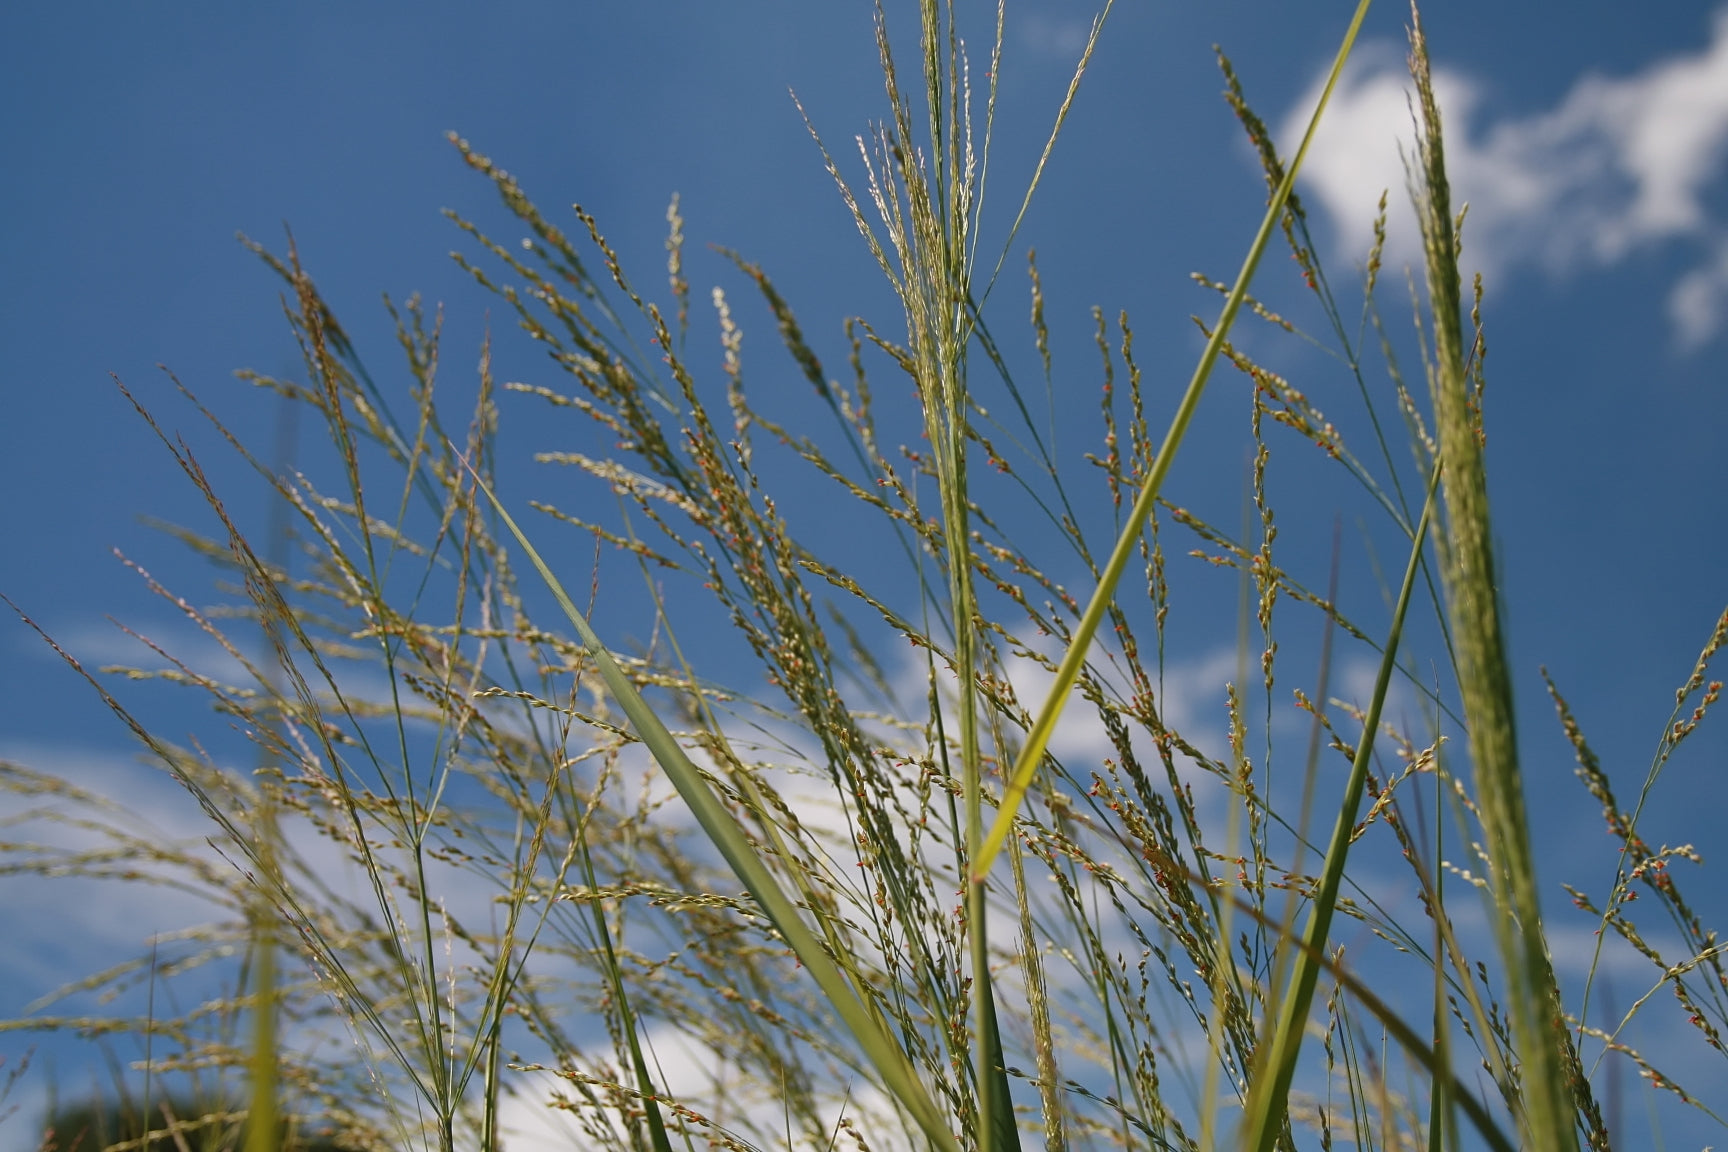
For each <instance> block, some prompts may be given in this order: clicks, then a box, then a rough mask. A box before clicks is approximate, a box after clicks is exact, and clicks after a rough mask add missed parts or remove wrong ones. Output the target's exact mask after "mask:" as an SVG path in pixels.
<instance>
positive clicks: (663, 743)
mask: <svg viewBox="0 0 1728 1152" xmlns="http://www.w3.org/2000/svg"><path fill="white" fill-rule="evenodd" d="M452 451H454V449H452ZM469 474H470V475H471V476H473V478H474V482H475V483H476V484H477V485H478V486H479V488H480V491H481V492H483V493H485V495H486V499H487V500H489V501H490V502H491V504H492V507H493V509H494V510H495V511H496V512H497V513H498V516H499V519H501V520H503V521H504V526H505V527H506V528H508V529H509V530H510V534H511V535H512V536H514V537H515V538H516V542H517V543H518V544H520V545H521V546H522V550H523V551H524V552H525V553H527V555H528V558H529V560H531V561H532V562H533V564H534V568H535V570H536V571H538V572H539V573H540V577H541V579H542V580H544V581H545V582H546V587H547V588H548V589H550V590H551V592H552V595H553V598H554V599H556V600H557V601H558V606H559V607H560V608H561V609H563V611H564V614H565V616H566V617H568V618H569V620H570V623H571V624H572V625H573V626H574V627H575V628H576V631H577V633H578V635H580V636H581V637H582V643H583V645H584V646H585V647H586V648H587V649H588V653H589V655H590V656H591V657H592V658H593V660H594V663H595V666H596V667H597V668H599V670H600V675H601V678H602V679H603V680H604V681H605V682H606V688H607V691H608V692H610V693H611V695H612V697H613V699H614V700H616V701H617V703H618V706H619V707H620V708H622V709H623V710H624V714H625V715H626V716H628V717H629V718H630V724H631V726H632V727H633V728H635V729H636V735H637V736H639V737H640V738H641V739H642V742H643V743H644V744H646V745H647V746H648V750H649V751H650V752H651V753H652V754H653V756H654V759H655V761H656V762H657V763H659V765H660V767H661V769H662V770H663V771H664V772H665V773H666V777H667V779H669V780H671V781H672V785H673V787H675V788H677V789H678V794H679V795H680V796H681V797H683V799H684V802H685V803H686V804H688V805H689V806H690V811H691V814H692V815H694V816H695V817H696V822H697V823H698V824H700V825H701V826H702V830H703V832H705V833H706V834H707V835H708V839H709V841H710V842H711V843H712V844H713V845H714V847H715V848H716V849H718V850H719V852H720V855H721V856H722V857H724V858H725V860H726V863H727V864H728V865H729V866H730V867H731V869H732V871H733V873H734V874H735V875H736V876H737V877H738V879H739V881H740V882H742V883H743V885H744V887H745V888H746V889H748V890H749V892H750V895H751V896H752V897H754V898H755V900H756V903H757V904H758V905H759V906H760V907H761V909H762V911H763V914H764V915H766V916H767V917H768V919H769V921H770V922H771V923H772V924H773V925H774V927H775V929H776V930H777V931H778V932H779V933H780V935H781V937H782V938H783V939H784V940H785V941H786V944H787V945H788V946H789V947H790V948H791V949H792V951H793V953H794V954H796V955H797V957H798V959H799V961H800V962H801V963H802V964H803V965H804V967H805V969H806V970H807V971H809V973H810V975H811V976H812V977H813V978H814V979H815V981H816V984H817V986H818V987H819V988H820V989H821V990H822V994H823V996H825V997H826V998H827V1000H828V1002H829V1004H830V1005H832V1006H833V1008H834V1011H835V1012H836V1013H837V1014H838V1015H839V1016H840V1019H841V1020H842V1021H843V1022H844V1024H845V1026H846V1029H847V1031H848V1032H850V1033H851V1035H852V1038H853V1039H854V1040H856V1041H857V1043H858V1046H859V1047H860V1048H861V1049H862V1050H863V1052H864V1055H865V1056H866V1057H867V1058H868V1059H869V1061H870V1063H871V1064H872V1065H874V1066H875V1068H876V1071H877V1072H878V1073H879V1074H880V1075H881V1077H882V1082H883V1085H884V1086H885V1087H886V1088H887V1089H888V1091H889V1092H890V1093H892V1094H893V1096H894V1098H895V1099H896V1100H898V1101H899V1103H900V1104H901V1105H902V1106H903V1107H904V1108H905V1109H906V1111H907V1112H908V1113H910V1114H911V1116H912V1118H913V1120H914V1121H915V1122H916V1123H917V1124H918V1126H919V1128H921V1129H922V1130H923V1131H924V1134H925V1135H926V1136H928V1137H929V1138H930V1141H931V1143H932V1144H933V1145H934V1146H935V1147H937V1148H939V1149H941V1150H942V1152H960V1146H959V1143H958V1142H957V1141H956V1140H955V1139H954V1134H953V1133H952V1132H951V1131H949V1129H948V1127H947V1125H946V1123H945V1122H944V1120H943V1116H942V1112H941V1110H940V1109H939V1108H938V1107H937V1105H936V1102H935V1101H934V1100H933V1099H932V1098H931V1097H930V1094H929V1092H928V1091H926V1090H925V1088H924V1085H923V1084H922V1083H921V1082H920V1081H919V1079H918V1076H917V1073H916V1072H915V1071H914V1070H913V1069H912V1066H911V1064H910V1062H909V1061H908V1060H907V1059H906V1055H905V1053H904V1052H903V1051H902V1050H901V1049H900V1047H899V1046H898V1045H896V1044H895V1043H894V1042H893V1040H892V1039H890V1038H889V1036H888V1034H887V1032H886V1031H885V1030H884V1029H883V1027H882V1026H881V1023H880V1022H879V1020H878V1019H877V1017H876V1016H875V1015H873V1014H872V1013H871V1012H870V1010H869V1009H868V1008H867V1007H866V1006H865V1004H864V1003H863V1002H862V1001H861V1000H860V999H859V998H858V996H857V994H856V993H855V992H854V991H853V990H852V987H851V986H850V985H849V984H848V983H847V980H846V977H845V976H844V975H843V974H842V973H841V971H840V969H839V967H838V966H837V965H836V964H835V963H834V961H833V959H832V958H831V957H830V956H829V955H828V953H827V952H826V951H824V950H823V948H822V945H821V943H820V942H819V941H818V940H817V939H816V936H815V934H814V933H812V932H811V931H810V929H809V927H808V926H806V925H805V923H804V921H803V918H802V917H801V916H800V915H799V913H798V908H797V906H796V905H795V904H794V903H793V902H792V900H791V899H790V898H789V897H788V896H787V895H786V893H785V892H784V891H783V890H782V889H781V887H780V885H779V882H778V881H776V880H775V879H774V876H773V874H772V873H771V872H769V871H768V868H767V866H766V865H765V864H764V863H763V862H762V860H761V858H760V857H758V856H757V855H756V852H755V850H754V849H753V848H752V847H751V845H750V840H749V838H748V837H747V836H746V835H745V833H744V830H743V828H741V827H740V826H739V825H738V822H737V820H736V819H735V818H734V817H733V816H732V813H731V812H729V811H727V809H726V807H725V805H723V804H722V803H721V802H720V800H719V799H718V798H717V797H716V796H715V795H714V793H713V791H712V790H711V789H710V788H709V787H708V784H707V782H706V781H704V780H703V779H702V774H701V772H700V770H698V769H697V767H696V765H695V764H694V763H692V762H691V760H690V758H689V756H687V755H685V753H684V749H683V748H682V747H681V746H680V745H679V744H678V741H677V740H676V739H674V738H673V736H672V733H671V732H669V731H668V730H667V728H666V725H665V724H663V723H661V721H660V718H659V717H658V716H656V715H655V714H654V710H653V709H652V708H650V707H649V706H648V702H647V701H646V700H644V699H642V694H641V693H640V692H638V691H637V690H636V686H635V685H633V684H631V683H630V680H629V678H628V677H626V676H625V675H624V670H623V669H621V668H620V667H618V663H617V661H615V660H614V659H612V654H611V653H610V652H609V651H607V649H606V646H605V645H604V644H602V643H601V641H600V637H599V636H598V635H596V634H595V632H594V629H593V628H592V627H590V626H589V624H588V620H587V618H586V617H584V616H583V615H582V613H581V612H580V611H578V610H577V608H576V605H575V604H574V603H573V602H572V601H571V599H570V596H569V594H568V593H567V592H565V590H564V586H563V585H562V584H561V583H560V582H559V580H558V577H557V576H555V575H553V573H552V569H551V568H550V567H549V566H548V565H547V563H546V561H545V560H544V559H542V558H541V556H540V553H539V552H538V551H536V550H535V548H534V546H533V544H531V543H529V540H528V537H527V536H526V535H525V534H524V533H523V531H522V529H521V528H519V527H518V526H517V524H516V521H515V520H514V519H512V518H511V516H510V513H509V512H507V511H505V510H504V505H503V504H502V503H501V502H500V501H499V499H498V497H497V496H496V495H494V494H493V492H492V489H491V487H490V486H489V485H488V484H487V483H486V481H485V480H483V479H481V477H480V475H479V473H478V472H475V471H474V469H473V468H472V466H470V467H469Z"/></svg>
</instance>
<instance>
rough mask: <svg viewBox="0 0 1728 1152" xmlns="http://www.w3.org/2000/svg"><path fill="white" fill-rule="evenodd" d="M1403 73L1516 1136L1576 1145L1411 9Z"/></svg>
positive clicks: (1450, 594) (1453, 252) (1439, 160)
mask: <svg viewBox="0 0 1728 1152" xmlns="http://www.w3.org/2000/svg"><path fill="white" fill-rule="evenodd" d="M1412 21H1413V23H1412V28H1411V38H1410V39H1411V72H1412V75H1413V76H1414V78H1415V81H1416V94H1417V108H1418V111H1419V113H1420V118H1421V132H1420V135H1419V138H1418V159H1419V165H1420V171H1419V184H1418V196H1417V207H1418V213H1417V214H1418V218H1419V221H1420V223H1421V229H1422V244H1423V252H1424V257H1425V265H1426V268H1427V281H1428V303H1429V308H1430V310H1431V313H1432V316H1433V339H1434V378H1433V381H1432V388H1433V392H1434V407H1435V412H1436V422H1437V425H1438V429H1437V431H1438V437H1439V443H1440V454H1441V455H1442V456H1443V457H1444V458H1445V460H1446V475H1445V496H1446V512H1447V516H1446V529H1447V530H1446V535H1445V548H1444V558H1445V572H1446V581H1445V583H1446V591H1447V599H1448V616H1449V620H1450V623H1451V627H1452V634H1453V637H1454V643H1455V645H1456V651H1457V659H1458V681H1459V689H1460V692H1461V694H1462V697H1463V703H1464V715H1465V719H1466V727H1467V729H1468V733H1469V746H1470V757H1471V763H1472V764H1473V765H1474V769H1475V782H1476V796H1477V803H1478V804H1479V805H1480V809H1481V817H1482V826H1483V832H1484V834H1485V836H1486V838H1487V845H1486V847H1487V854H1488V860H1489V864H1490V884H1491V886H1492V890H1493V896H1494V899H1493V902H1492V913H1491V915H1492V921H1493V927H1494V935H1495V939H1496V941H1497V944H1498V947H1499V950H1500V956H1501V962H1502V964H1503V965H1504V970H1505V974H1506V980H1507V982H1508V988H1507V995H1508V1000H1509V1002H1510V1010H1511V1016H1512V1026H1513V1036H1514V1038H1515V1039H1516V1042H1517V1049H1518V1060H1519V1064H1520V1069H1519V1082H1520V1084H1521V1085H1522V1087H1523V1091H1522V1094H1521V1101H1522V1113H1523V1114H1522V1116H1521V1117H1520V1123H1521V1125H1522V1126H1523V1130H1524V1135H1525V1139H1526V1140H1528V1141H1529V1142H1530V1146H1531V1147H1532V1148H1536V1149H1542V1150H1544V1152H1548V1150H1552V1152H1573V1150H1575V1149H1576V1148H1577V1146H1578V1139H1577V1130H1576V1125H1575V1122H1574V1117H1575V1109H1574V1105H1573V1102H1572V1100H1571V1096H1570V1093H1569V1092H1568V1090H1567V1077H1566V1076H1565V1068H1564V1060H1563V1057H1562V1052H1561V1047H1560V1046H1561V1044H1562V1043H1563V1042H1564V1024H1563V1023H1562V1021H1561V1019H1560V1017H1559V1011H1558V1001H1559V997H1558V991H1557V988H1556V985H1555V982H1554V973H1553V969H1552V967H1551V966H1550V964H1549V960H1548V949H1547V943H1546V939H1545V937H1544V935H1543V930H1542V914H1541V907H1540V902H1539V900H1538V897H1537V889H1536V862H1535V857H1534V854H1533V853H1532V851H1531V848H1530V827H1529V821H1528V818H1527V814H1526V810H1525V807H1524V793H1523V783H1522V778H1521V775H1520V772H1519V764H1518V738H1517V729H1516V726H1515V723H1514V709H1513V701H1512V671H1511V665H1510V661H1509V660H1508V658H1507V653H1506V641H1505V636H1504V633H1503V629H1502V625H1501V622H1500V610H1501V609H1500V585H1499V581H1498V578H1497V574H1496V560H1495V555H1494V537H1493V526H1492V523H1491V520H1490V517H1489V508H1488V478H1487V469H1486V466H1485V462H1484V459H1483V438H1482V430H1481V416H1480V412H1479V410H1478V409H1477V408H1476V406H1475V405H1474V404H1473V403H1472V395H1471V392H1472V390H1471V381H1470V376H1469V373H1468V370H1467V368H1466V365H1465V356H1466V352H1467V347H1468V346H1467V343H1466V341H1465V338H1464V323H1463V312H1462V291H1461V288H1462V286H1461V282H1460V277H1459V273H1458V251H1459V241H1458V236H1457V232H1456V223H1455V221H1454V220H1453V216H1452V201H1451V187H1450V184H1449V182H1448V179H1447V175H1446V161H1445V148H1444V144H1443V139H1442V132H1441V120H1440V108H1439V104H1438V102H1437V101H1436V100H1435V97H1434V88H1433V82H1432V76H1431V73H1430V69H1429V62H1428V48H1427V41H1426V38H1425V37H1424V35H1423V30H1422V22H1421V17H1420V15H1419V14H1416V13H1415V12H1414V10H1412Z"/></svg>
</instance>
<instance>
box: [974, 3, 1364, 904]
mask: <svg viewBox="0 0 1728 1152" xmlns="http://www.w3.org/2000/svg"><path fill="white" fill-rule="evenodd" d="M1370 2H1371V0H1359V3H1358V4H1357V5H1356V14H1355V15H1354V16H1353V17H1351V20H1350V27H1349V28H1348V30H1346V31H1345V33H1344V40H1343V43H1341V44H1340V45H1339V46H1338V55H1337V57H1336V59H1334V60H1333V62H1332V71H1331V72H1329V73H1328V74H1327V76H1326V86H1325V88H1324V89H1323V90H1322V91H1321V93H1320V102H1319V104H1318V105H1316V106H1315V108H1314V115H1313V116H1312V117H1311V118H1310V119H1309V121H1308V130H1307V132H1305V133H1304V134H1303V136H1302V144H1301V146H1300V147H1299V148H1297V149H1296V156H1295V159H1293V160H1292V161H1291V162H1290V167H1289V169H1288V170H1287V171H1286V172H1285V173H1284V179H1283V181H1282V182H1280V183H1279V185H1278V189H1277V191H1275V192H1274V193H1273V194H1272V202H1271V203H1270V204H1268V205H1267V207H1266V215H1265V217H1264V218H1263V219H1262V220H1261V221H1260V230H1259V231H1258V232H1257V233H1255V235H1254V242H1253V243H1252V244H1250V245H1249V247H1248V255H1247V258H1246V259H1244V260H1243V261H1242V270H1241V271H1240V272H1238V273H1237V275H1236V286H1235V287H1234V288H1233V289H1231V291H1230V296H1229V298H1228V299H1226V300H1225V302H1224V309H1223V311H1222V312H1221V313H1219V316H1218V322H1217V323H1216V324H1215V325H1213V328H1212V335H1211V338H1210V339H1208V340H1207V342H1206V350H1205V351H1204V352H1202V353H1201V354H1200V362H1199V363H1198V364H1197V365H1195V367H1194V376H1193V378H1192V379H1191V380H1190V381H1189V383H1188V390H1187V391H1186V392H1185V393H1183V395H1182V402H1181V404H1180V405H1179V406H1178V407H1177V409H1176V415H1175V417H1174V418H1172V419H1171V421H1170V428H1169V431H1168V432H1166V433H1165V435H1164V443H1163V444H1162V445H1161V446H1160V447H1159V449H1158V454H1157V456H1156V457H1154V458H1153V461H1152V468H1151V471H1150V472H1149V473H1148V474H1147V477H1146V483H1145V484H1144V485H1143V486H1142V487H1141V489H1140V495H1139V497H1138V498H1137V499H1136V500H1135V501H1134V509H1133V511H1132V512H1130V513H1129V516H1128V523H1127V524H1126V525H1124V526H1123V529H1122V534H1121V536H1120V537H1118V538H1117V540H1116V547H1115V548H1114V549H1113V550H1112V551H1111V553H1110V559H1109V561H1108V562H1107V563H1106V564H1105V565H1104V571H1103V573H1102V575H1101V576H1100V577H1099V579H1098V588H1097V590H1096V591H1095V592H1093V593H1092V600H1091V602H1090V603H1089V604H1087V605H1086V612H1085V614H1084V615H1083V616H1081V618H1080V623H1079V626H1078V627H1076V628H1075V630H1074V638H1073V641H1072V642H1071V643H1070V644H1069V646H1068V651H1067V653H1066V654H1065V655H1064V656H1063V657H1062V663H1061V665H1060V666H1059V667H1058V668H1057V671H1056V678H1055V680H1054V681H1052V683H1051V685H1050V691H1049V693H1048V694H1047V695H1046V696H1045V698H1044V704H1043V706H1042V707H1041V708H1040V709H1039V711H1038V717H1037V719H1036V720H1035V721H1034V722H1033V724H1032V728H1031V730H1030V731H1029V732H1027V734H1026V744H1025V746H1024V747H1023V748H1021V750H1020V757H1019V759H1018V760H1017V761H1016V762H1015V764H1014V773H1013V775H1012V776H1011V777H1010V778H1009V781H1008V787H1007V788H1006V790H1005V791H1004V792H1003V795H1002V805H1001V807H1000V809H998V811H997V813H996V820H995V823H994V824H992V825H991V827H990V834H989V836H987V837H986V838H985V840H984V844H983V847H982V848H981V849H980V851H979V853H978V855H977V856H976V857H975V858H974V859H973V861H972V875H973V877H974V878H980V877H982V876H984V875H985V874H986V873H988V872H989V870H990V865H991V863H992V862H993V861H994V860H995V859H996V856H997V854H998V853H999V852H1001V851H1002V844H1003V841H1005V840H1006V839H1007V838H1008V833H1009V831H1010V830H1011V829H1012V828H1013V826H1014V814H1015V813H1016V812H1017V811H1018V810H1019V808H1020V802H1021V801H1022V800H1023V799H1024V798H1025V796H1026V789H1027V787H1028V786H1029V785H1030V784H1031V783H1032V777H1033V775H1034V773H1036V772H1037V770H1038V765H1039V764H1040V763H1041V762H1042V761H1043V759H1044V751H1045V749H1046V748H1048V747H1049V746H1050V737H1051V736H1052V735H1054V734H1055V731H1056V722H1057V721H1058V720H1059V719H1061V716H1062V710H1063V708H1065V707H1066V706H1067V704H1068V693H1069V692H1070V691H1072V690H1073V687H1074V684H1075V682H1076V681H1077V680H1078V679H1079V678H1080V669H1081V668H1082V667H1083V666H1084V665H1085V663H1086V654H1087V652H1088V651H1089V650H1090V649H1091V647H1092V638H1093V637H1094V636H1096V635H1097V634H1098V627H1099V625H1100V624H1102V623H1103V621H1104V614H1105V612H1106V611H1107V610H1108V609H1109V607H1110V602H1111V600H1113V599H1114V598H1115V595H1116V583H1117V581H1119V580H1120V579H1121V578H1122V573H1123V572H1124V571H1125V570H1126V569H1127V567H1128V560H1129V558H1130V557H1131V556H1132V555H1133V554H1134V551H1135V549H1136V548H1137V547H1138V541H1139V539H1140V532H1141V529H1142V528H1144V527H1145V524H1146V521H1147V519H1148V518H1149V517H1150V516H1151V515H1152V509H1153V506H1154V505H1155V504H1156V503H1157V500H1158V492H1159V490H1160V488H1162V487H1163V484H1164V477H1165V475H1166V474H1168V473H1169V471H1170V463H1171V461H1172V460H1174V459H1175V456H1176V450H1177V448H1179V447H1181V444H1182V440H1183V437H1184V436H1186V435H1187V432H1188V424H1189V422H1190V421H1191V420H1193V418H1194V411H1195V409H1196V408H1198V407H1199V406H1200V396H1201V394H1202V393H1204V392H1205V390H1206V381H1207V378H1208V377H1209V376H1211V374H1212V365H1213V364H1214V363H1216V362H1217V359H1218V353H1219V351H1220V350H1221V349H1222V348H1223V347H1224V341H1225V339H1226V338H1227V337H1228V336H1229V334H1230V326H1231V325H1232V324H1233V323H1234V322H1235V320H1236V313H1237V311H1238V310H1239V309H1240V308H1241V307H1242V301H1243V299H1244V298H1246V297H1247V295H1248V284H1249V282H1250V281H1251V280H1252V279H1253V278H1254V270H1255V269H1256V268H1257V267H1258V266H1259V264H1260V257H1261V256H1262V255H1263V254H1264V252H1265V250H1266V244H1267V242H1268V241H1269V240H1271V238H1272V233H1273V231H1274V230H1276V228H1277V227H1278V221H1279V220H1280V219H1281V218H1282V217H1283V215H1284V206H1285V204H1286V203H1288V202H1289V199H1290V190H1291V189H1292V188H1293V187H1294V186H1295V184H1296V173H1297V172H1299V171H1300V170H1301V168H1302V160H1303V158H1304V157H1305V156H1306V155H1307V154H1308V145H1309V144H1310V143H1311V142H1312V141H1313V139H1314V132H1315V129H1316V128H1318V127H1319V125H1320V117H1321V116H1322V115H1323V114H1324V113H1325V111H1326V104H1327V101H1328V100H1330V99H1331V97H1332V89H1333V88H1334V87H1336V86H1337V83H1338V77H1339V75H1340V74H1341V73H1342V72H1343V71H1344V63H1345V61H1347V60H1348V59H1349V58H1350V50H1351V48H1352V47H1353V46H1354V45H1355V43H1356V34H1357V32H1359V31H1360V30H1361V27H1362V20H1363V18H1364V17H1365V16H1367V15H1368V5H1369V3H1370Z"/></svg>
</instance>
